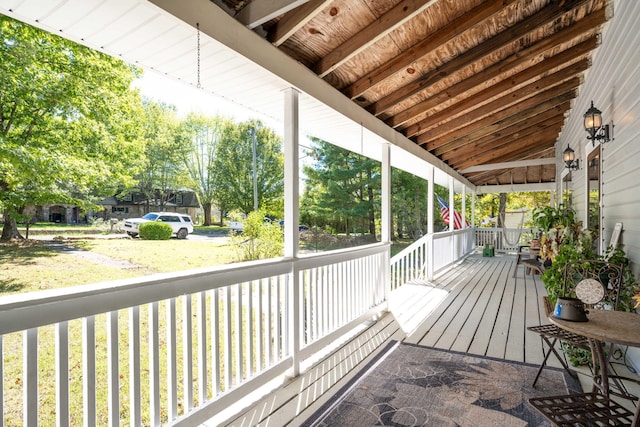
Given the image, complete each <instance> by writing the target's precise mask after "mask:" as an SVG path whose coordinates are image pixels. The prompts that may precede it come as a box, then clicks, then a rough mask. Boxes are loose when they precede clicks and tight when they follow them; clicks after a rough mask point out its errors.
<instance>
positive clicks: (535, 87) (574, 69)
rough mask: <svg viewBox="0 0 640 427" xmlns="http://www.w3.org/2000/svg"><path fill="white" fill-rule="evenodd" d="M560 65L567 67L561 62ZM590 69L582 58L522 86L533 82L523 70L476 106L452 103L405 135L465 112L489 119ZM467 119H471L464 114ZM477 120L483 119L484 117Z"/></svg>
mask: <svg viewBox="0 0 640 427" xmlns="http://www.w3.org/2000/svg"><path fill="white" fill-rule="evenodd" d="M543 63H544V62H543ZM559 65H564V64H562V63H560V64H559ZM587 68H589V60H588V59H583V60H581V61H579V62H577V63H575V64H572V65H570V66H568V67H567V68H564V69H561V70H559V71H556V72H555V73H553V74H550V75H548V76H546V77H543V78H541V79H540V80H537V81H533V82H531V83H529V84H527V85H524V86H522V84H523V83H524V82H527V81H529V80H531V77H530V76H531V75H532V74H530V73H529V72H528V71H529V70H524V71H522V72H521V73H519V75H517V76H514V77H513V79H509V80H505V81H503V82H501V83H498V84H496V85H492V86H489V87H488V88H487V89H485V90H483V91H481V92H479V93H477V94H475V95H474V96H473V97H472V98H471V99H472V100H473V103H471V102H469V100H466V102H459V103H457V104H453V105H452V106H450V107H448V108H445V109H444V110H442V111H440V112H438V113H436V114H434V115H433V116H429V117H427V118H426V119H424V120H422V121H420V122H418V123H416V124H414V125H411V126H409V127H408V128H407V129H406V130H405V131H404V132H403V133H404V134H405V135H406V136H407V137H409V138H410V137H413V136H416V135H419V134H421V133H424V132H427V131H428V130H430V129H432V128H433V127H435V126H437V125H438V124H439V123H440V122H442V121H443V120H446V119H451V118H455V117H458V116H460V115H461V114H462V113H468V112H471V111H476V112H479V113H481V114H482V115H483V116H490V115H491V114H493V112H495V111H499V110H502V109H504V108H506V107H508V106H509V105H512V104H514V103H515V102H518V101H519V100H522V99H525V98H528V97H531V96H533V95H535V94H537V93H539V92H540V91H541V90H546V89H548V88H551V87H553V86H556V85H558V84H559V83H562V82H564V81H567V80H569V79H571V78H576V77H575V76H577V75H580V73H582V72H583V71H584V70H586V69H587ZM538 71H539V70H538ZM520 74H522V76H520ZM539 74H540V73H538V72H535V74H534V75H536V76H538V75H539ZM512 83H515V85H512ZM514 86H515V87H518V89H516V90H513V88H514ZM496 96H498V98H495V97H496ZM494 98H495V99H494ZM491 99H493V101H491V102H489V103H486V102H487V101H488V100H491ZM485 103H486V104H485ZM465 117H468V116H466V115H465ZM477 118H482V116H479V117H477Z"/></svg>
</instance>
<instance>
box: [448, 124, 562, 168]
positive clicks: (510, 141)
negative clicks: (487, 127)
mask: <svg viewBox="0 0 640 427" xmlns="http://www.w3.org/2000/svg"><path fill="white" fill-rule="evenodd" d="M563 124H564V120H561V119H556V120H553V121H549V122H547V123H545V124H543V125H542V126H538V125H533V126H529V127H528V128H525V129H522V131H520V132H519V133H517V134H513V135H505V136H502V137H500V138H496V139H494V140H493V141H492V142H491V144H490V146H488V144H485V146H484V147H477V148H476V147H472V148H469V149H468V150H465V152H464V155H457V156H456V155H454V154H453V153H449V155H448V156H447V158H446V159H443V160H445V161H447V162H448V163H449V164H459V163H460V162H462V161H465V160H469V159H476V158H482V157H483V156H486V155H487V154H488V153H490V152H497V151H499V150H502V152H503V154H504V155H507V154H505V153H506V152H508V151H509V150H506V151H505V148H506V147H509V148H510V151H511V152H517V151H518V150H519V149H520V148H521V145H522V142H523V141H525V142H526V141H529V140H531V139H538V137H539V136H540V135H549V132H551V131H554V132H556V134H555V136H556V137H557V136H558V133H559V132H560V130H561V129H562V125H563ZM483 163H485V162H483Z"/></svg>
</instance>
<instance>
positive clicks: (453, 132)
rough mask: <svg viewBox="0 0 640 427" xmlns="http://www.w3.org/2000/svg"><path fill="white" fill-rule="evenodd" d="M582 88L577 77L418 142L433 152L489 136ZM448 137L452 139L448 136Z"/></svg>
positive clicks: (472, 115) (457, 122) (462, 119)
mask: <svg viewBox="0 0 640 427" xmlns="http://www.w3.org/2000/svg"><path fill="white" fill-rule="evenodd" d="M579 85H580V79H579V78H577V77H576V78H573V79H571V80H569V81H567V82H565V83H562V84H560V85H558V86H555V87H552V88H550V89H547V90H545V91H542V92H540V93H538V94H536V95H534V96H532V97H530V98H527V99H525V100H520V101H518V102H516V103H514V104H512V105H509V107H507V108H504V109H502V110H500V111H497V112H495V113H494V114H493V115H490V116H487V114H486V113H485V112H484V111H482V110H481V109H480V110H477V111H474V112H471V113H469V114H467V115H465V116H462V117H458V118H456V119H454V120H451V121H449V122H447V123H444V124H443V125H440V126H438V127H437V128H435V129H433V130H432V131H430V132H429V133H425V134H422V135H420V137H418V138H417V142H418V143H419V144H421V145H425V146H426V147H427V149H428V150H430V151H431V150H433V149H435V148H437V147H440V146H442V145H444V144H447V143H448V142H450V141H453V140H455V139H457V138H460V137H463V136H465V135H468V134H470V133H472V132H478V133H479V134H483V135H488V134H489V133H492V132H495V131H496V130H498V129H501V128H502V127H503V126H507V125H508V124H507V121H505V120H504V119H507V118H515V119H512V122H513V121H514V120H524V119H525V118H526V117H528V114H526V113H524V111H527V113H528V112H529V109H531V108H532V107H535V106H539V109H540V110H541V111H545V110H547V109H549V108H553V107H554V106H556V105H560V104H562V103H564V102H566V101H569V100H571V99H573V98H575V97H576V90H575V89H576V88H577V87H578V86H579ZM447 134H448V136H445V135H447Z"/></svg>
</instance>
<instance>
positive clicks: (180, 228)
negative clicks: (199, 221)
mask: <svg viewBox="0 0 640 427" xmlns="http://www.w3.org/2000/svg"><path fill="white" fill-rule="evenodd" d="M152 221H160V222H166V223H167V224H169V225H170V226H171V229H172V230H173V234H174V235H175V236H176V237H177V238H178V239H186V238H187V236H188V235H189V233H193V222H192V221H191V217H190V216H189V215H187V214H181V213H175V212H149V213H148V214H146V215H144V216H143V217H142V218H129V219H126V220H125V221H124V231H125V232H126V233H127V234H128V235H129V236H131V237H135V236H137V235H138V234H140V224H142V223H145V222H152Z"/></svg>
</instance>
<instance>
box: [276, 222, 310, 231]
mask: <svg viewBox="0 0 640 427" xmlns="http://www.w3.org/2000/svg"><path fill="white" fill-rule="evenodd" d="M280 228H284V219H281V220H280ZM308 230H309V227H307V226H306V225H302V224H300V225H298V231H300V232H303V231H308Z"/></svg>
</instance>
